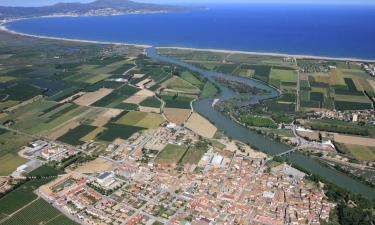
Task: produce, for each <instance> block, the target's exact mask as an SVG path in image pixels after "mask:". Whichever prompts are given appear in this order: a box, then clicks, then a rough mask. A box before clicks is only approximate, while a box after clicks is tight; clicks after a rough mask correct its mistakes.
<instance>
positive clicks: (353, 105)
mask: <svg viewBox="0 0 375 225" xmlns="http://www.w3.org/2000/svg"><path fill="white" fill-rule="evenodd" d="M372 107H373V106H372V104H370V103H360V102H348V101H335V108H336V109H337V110H364V109H371V108H372Z"/></svg>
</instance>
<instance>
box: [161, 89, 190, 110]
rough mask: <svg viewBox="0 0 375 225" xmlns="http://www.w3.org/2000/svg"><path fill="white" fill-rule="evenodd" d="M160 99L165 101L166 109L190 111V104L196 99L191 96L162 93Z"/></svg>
mask: <svg viewBox="0 0 375 225" xmlns="http://www.w3.org/2000/svg"><path fill="white" fill-rule="evenodd" d="M161 98H162V99H163V101H165V107H167V108H178V109H190V108H191V106H190V103H191V101H193V100H194V99H195V98H196V97H195V96H191V95H182V94H176V93H168V92H162V93H161Z"/></svg>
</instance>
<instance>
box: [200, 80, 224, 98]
mask: <svg viewBox="0 0 375 225" xmlns="http://www.w3.org/2000/svg"><path fill="white" fill-rule="evenodd" d="M218 93H219V89H217V87H216V86H215V85H214V84H213V83H211V82H210V81H207V82H206V83H205V84H204V87H203V91H202V93H201V95H200V97H202V98H210V97H214V96H216V95H217V94H218Z"/></svg>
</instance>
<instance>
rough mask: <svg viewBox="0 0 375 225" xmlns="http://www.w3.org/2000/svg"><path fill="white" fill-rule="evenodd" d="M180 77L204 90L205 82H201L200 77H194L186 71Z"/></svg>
mask: <svg viewBox="0 0 375 225" xmlns="http://www.w3.org/2000/svg"><path fill="white" fill-rule="evenodd" d="M180 77H181V78H182V79H184V80H186V81H187V82H189V83H190V84H192V85H194V86H196V87H198V88H199V89H202V87H203V85H204V82H203V81H202V80H201V78H200V77H199V75H194V74H193V73H191V72H190V71H187V70H184V71H182V72H181V74H180Z"/></svg>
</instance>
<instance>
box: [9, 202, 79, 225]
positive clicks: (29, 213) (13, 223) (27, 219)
mask: <svg viewBox="0 0 375 225" xmlns="http://www.w3.org/2000/svg"><path fill="white" fill-rule="evenodd" d="M2 224H5V225H30V224H56V225H57V224H58V225H75V224H77V223H75V222H73V221H71V220H69V219H68V218H67V217H65V216H64V215H63V214H62V213H61V212H60V211H58V210H57V209H55V208H54V207H53V206H51V205H50V204H49V203H48V202H46V201H44V200H43V199H38V200H36V201H35V202H33V203H32V204H30V205H28V206H27V207H26V208H24V209H22V210H21V211H19V212H17V213H16V214H15V215H13V216H12V217H11V218H9V219H7V220H6V221H5V222H4V223H2Z"/></svg>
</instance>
